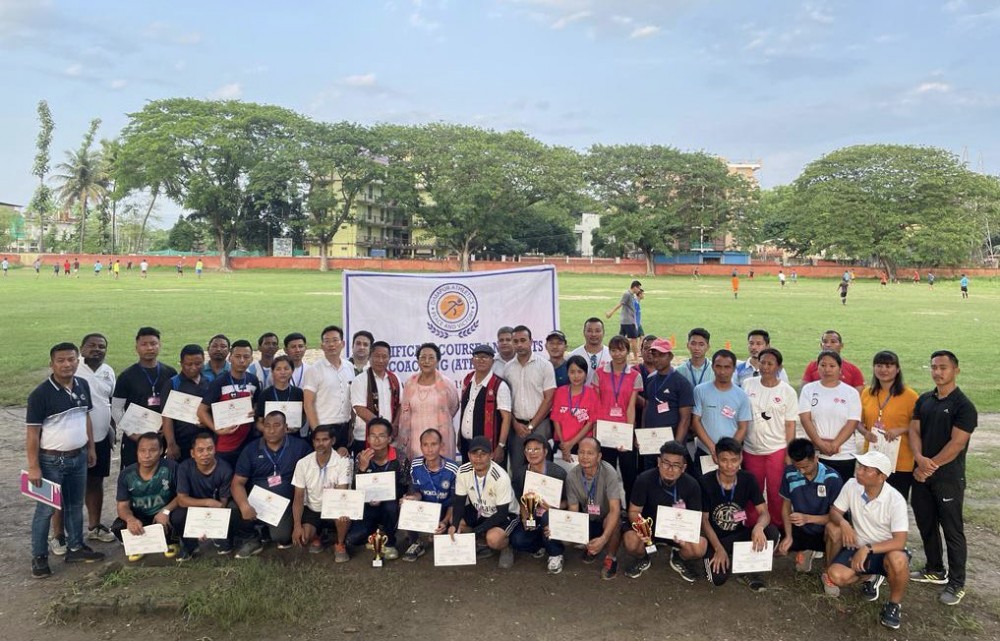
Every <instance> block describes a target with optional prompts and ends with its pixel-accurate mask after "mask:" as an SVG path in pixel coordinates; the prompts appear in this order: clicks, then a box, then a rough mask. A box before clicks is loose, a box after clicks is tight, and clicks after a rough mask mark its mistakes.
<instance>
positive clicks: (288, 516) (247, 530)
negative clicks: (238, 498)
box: [230, 505, 293, 545]
mask: <svg viewBox="0 0 1000 641" xmlns="http://www.w3.org/2000/svg"><path fill="white" fill-rule="evenodd" d="M233 513H234V515H235V518H234V524H235V525H236V532H235V534H234V535H233V538H234V540H235V542H236V543H237V545H242V544H244V543H246V542H247V541H251V540H253V538H254V537H256V536H257V528H258V527H266V528H267V530H268V534H269V535H270V537H271V541H273V542H274V543H278V544H281V545H287V544H289V543H291V542H292V529H293V528H292V525H293V524H292V506H291V505H289V506H288V507H286V508H285V513H284V514H282V515H281V520H280V521H278V524H277V525H271V524H269V523H264V522H263V521H261V520H259V519H253V520H250V521H248V520H247V519H244V518H243V515H242V514H240V511H239V509H238V508H236V506H235V505H234V506H233ZM231 529H232V526H230V530H231Z"/></svg>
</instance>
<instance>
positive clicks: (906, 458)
mask: <svg viewBox="0 0 1000 641" xmlns="http://www.w3.org/2000/svg"><path fill="white" fill-rule="evenodd" d="M887 394H888V392H887V391H885V390H879V392H878V394H877V395H874V396H873V395H872V393H871V391H870V389H869V388H867V387H866V388H865V389H864V390H862V392H861V424H862V425H864V427H865V429H868V430H870V429H872V427H873V426H874V425H875V422H876V421H877V420H878V417H879V408H880V407H882V404H883V403H885V407H883V408H882V425H883V427H885V428H886V429H895V428H899V427H909V425H910V419H912V418H913V408H914V407H915V406H916V404H917V398H918V395H917V393H916V392H915V391H913V389H912V388H911V387H906V389H904V390H903V393H902V394H900V395H899V396H893V397H892V398H890V399H888V402H886V395H887ZM899 441H900V442H899V458H898V459H896V471H897V472H912V471H913V452H912V451H911V450H910V438H909V436H908V435H907V434H906V433H905V432H904V433H903V435H902V436H900V437H899ZM865 451H866V452H867V451H868V441H865Z"/></svg>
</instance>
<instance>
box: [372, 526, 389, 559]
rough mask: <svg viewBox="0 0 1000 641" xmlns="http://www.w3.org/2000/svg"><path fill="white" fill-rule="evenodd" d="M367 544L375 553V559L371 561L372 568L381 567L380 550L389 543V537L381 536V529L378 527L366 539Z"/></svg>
mask: <svg viewBox="0 0 1000 641" xmlns="http://www.w3.org/2000/svg"><path fill="white" fill-rule="evenodd" d="M368 542H369V543H370V544H371V546H372V550H373V551H374V552H375V558H374V559H372V567H373V568H380V567H382V550H383V549H384V548H385V544H386V543H388V542H389V537H387V536H386V535H385V534H383V533H382V528H381V527H379V528H377V529H376V530H375V532H374V533H372V534H371V535H370V536H369V537H368Z"/></svg>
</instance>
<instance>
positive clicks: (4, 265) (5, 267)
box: [0, 256, 10, 278]
mask: <svg viewBox="0 0 1000 641" xmlns="http://www.w3.org/2000/svg"><path fill="white" fill-rule="evenodd" d="M0 269H3V277H4V278H7V270H8V269H10V263H8V262H7V257H6V256H4V257H3V261H0Z"/></svg>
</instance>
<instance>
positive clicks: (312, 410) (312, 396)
mask: <svg viewBox="0 0 1000 641" xmlns="http://www.w3.org/2000/svg"><path fill="white" fill-rule="evenodd" d="M320 346H321V347H322V348H323V356H324V358H323V359H322V360H319V361H317V362H316V363H314V364H313V365H312V367H310V368H309V369H308V370H306V375H305V380H304V381H303V382H302V391H303V395H304V397H305V400H304V401H303V407H304V409H305V411H306V418H308V419H309V424H310V425H313V426H319V425H330V426H332V427H333V429H334V432H335V433H336V439H335V440H336V441H337V447H338V448H347V447H350V444H351V442H352V441H353V440H354V429H353V426H352V425H351V418H352V417H353V409H352V408H351V390H350V387H351V381H353V380H354V366H353V365H352V364H351V363H349V362H347V361H345V360H343V359H341V358H340V355H341V353H342V352H343V351H344V330H342V329H340V328H339V327H337V326H336V325H330V326H328V327H326V328H324V329H323V333H322V334H320Z"/></svg>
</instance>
